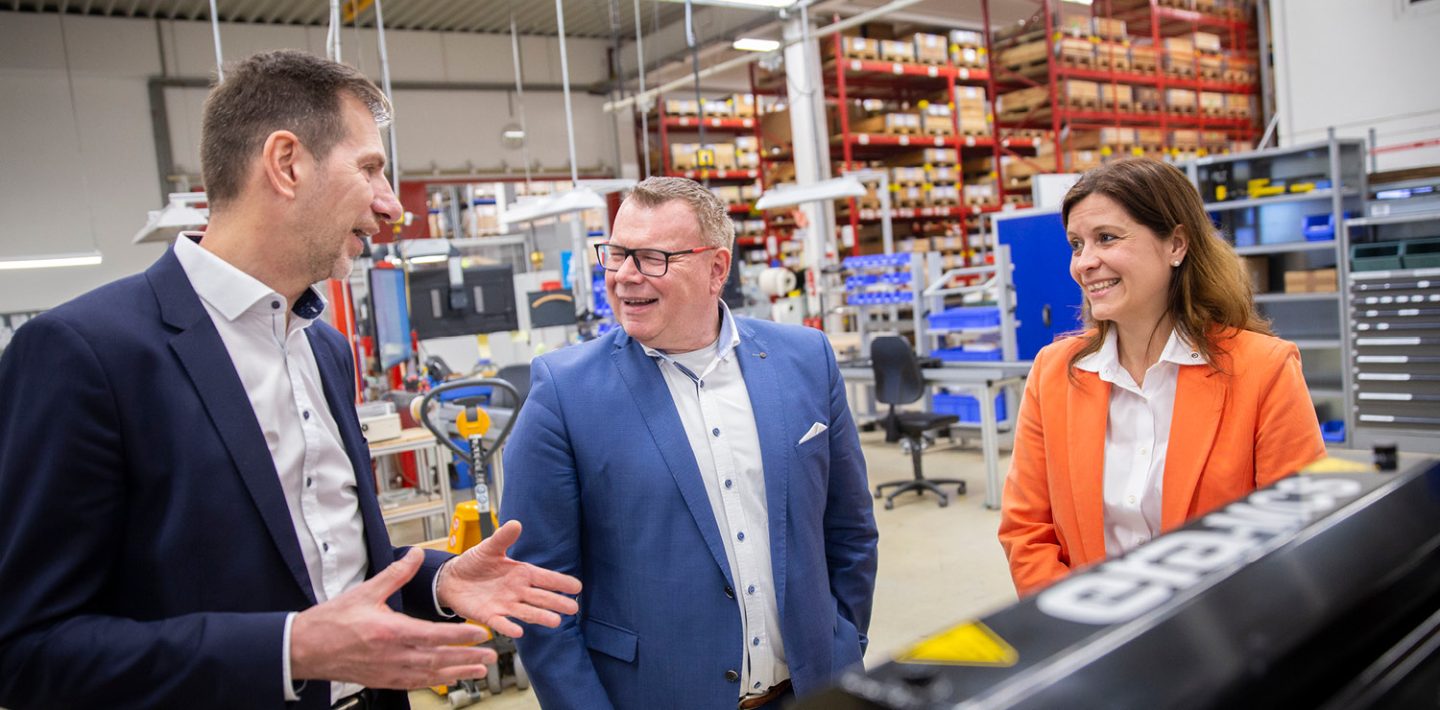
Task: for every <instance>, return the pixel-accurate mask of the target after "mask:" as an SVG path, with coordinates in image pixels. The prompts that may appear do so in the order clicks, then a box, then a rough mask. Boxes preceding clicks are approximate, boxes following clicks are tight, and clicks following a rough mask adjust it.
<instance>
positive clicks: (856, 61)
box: [850, 59, 860, 71]
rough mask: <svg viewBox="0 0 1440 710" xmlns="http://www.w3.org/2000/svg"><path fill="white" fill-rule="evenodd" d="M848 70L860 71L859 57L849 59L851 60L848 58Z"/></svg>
mask: <svg viewBox="0 0 1440 710" xmlns="http://www.w3.org/2000/svg"><path fill="white" fill-rule="evenodd" d="M850 71H860V60H859V59H851V60H850Z"/></svg>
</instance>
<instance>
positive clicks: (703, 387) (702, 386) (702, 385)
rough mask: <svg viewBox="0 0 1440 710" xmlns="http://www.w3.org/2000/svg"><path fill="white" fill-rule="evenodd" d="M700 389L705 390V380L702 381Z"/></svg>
mask: <svg viewBox="0 0 1440 710" xmlns="http://www.w3.org/2000/svg"><path fill="white" fill-rule="evenodd" d="M700 389H702V390H703V389H705V380H700Z"/></svg>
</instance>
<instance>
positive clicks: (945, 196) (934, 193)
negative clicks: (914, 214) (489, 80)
mask: <svg viewBox="0 0 1440 710" xmlns="http://www.w3.org/2000/svg"><path fill="white" fill-rule="evenodd" d="M927 195H928V199H927V201H928V202H929V203H930V204H931V205H933V206H935V207H954V206H955V205H958V204H960V188H958V187H955V186H954V185H931V186H930V190H929V191H928V192H927Z"/></svg>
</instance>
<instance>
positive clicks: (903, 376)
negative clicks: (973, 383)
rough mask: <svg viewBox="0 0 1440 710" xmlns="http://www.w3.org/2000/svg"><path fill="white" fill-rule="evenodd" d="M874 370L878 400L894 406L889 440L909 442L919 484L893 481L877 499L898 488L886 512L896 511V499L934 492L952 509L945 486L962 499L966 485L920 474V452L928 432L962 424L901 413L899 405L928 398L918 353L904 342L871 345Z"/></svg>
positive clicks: (887, 500)
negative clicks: (923, 396) (894, 509)
mask: <svg viewBox="0 0 1440 710" xmlns="http://www.w3.org/2000/svg"><path fill="white" fill-rule="evenodd" d="M870 366H871V367H872V368H874V370H875V398H876V399H878V400H879V401H881V402H882V403H884V404H888V405H890V414H889V415H888V416H887V417H886V418H885V420H884V424H885V440H886V441H889V442H894V441H902V440H903V441H905V442H906V443H907V444H908V445H909V446H910V458H911V460H912V461H913V462H914V464H915V480H913V481H891V482H889V483H881V484H879V485H877V486H875V497H876V498H880V497H881V496H883V495H884V489H886V488H890V487H894V488H895V491H894V492H892V493H891V494H890V495H889V496H885V509H886V510H889V509H891V508H894V507H895V497H896V496H898V495H900V494H901V493H905V492H907V491H915V495H924V494H925V491H930V492H931V493H934V494H935V495H937V496H939V497H940V507H941V508H944V507H945V506H947V505H950V496H949V495H947V494H946V493H945V492H944V491H943V490H941V489H940V486H941V485H953V486H956V487H957V488H958V489H959V495H962V496H963V495H965V481H962V480H960V479H954V478H926V477H925V474H923V473H921V471H920V450H921V448H923V446H924V439H925V432H928V431H935V430H938V429H944V428H946V427H948V426H950V425H951V424H954V423H956V422H958V421H960V418H959V417H957V416H954V415H952V414H936V413H934V412H897V411H895V405H897V404H909V403H911V402H914V401H915V400H918V399H920V397H921V396H922V395H924V394H925V383H924V381H923V380H922V378H921V374H920V361H919V359H918V358H916V357H915V350H914V349H913V348H911V347H910V343H909V342H908V341H906V340H905V339H904V338H897V337H893V336H891V337H884V338H876V339H875V340H874V341H872V342H871V343H870Z"/></svg>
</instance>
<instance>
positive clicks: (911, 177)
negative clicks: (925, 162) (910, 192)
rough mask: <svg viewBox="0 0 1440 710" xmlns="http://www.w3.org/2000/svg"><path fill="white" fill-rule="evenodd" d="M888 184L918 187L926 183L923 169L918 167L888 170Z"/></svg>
mask: <svg viewBox="0 0 1440 710" xmlns="http://www.w3.org/2000/svg"><path fill="white" fill-rule="evenodd" d="M890 182H891V184H894V185H919V184H921V183H924V182H926V179H925V168H923V167H918V166H912V167H903V166H902V167H894V168H890Z"/></svg>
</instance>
